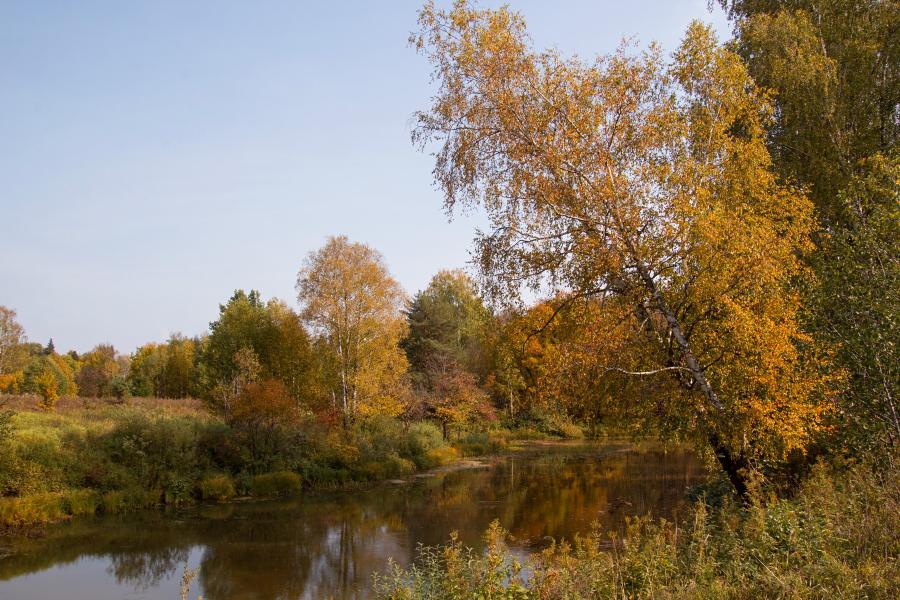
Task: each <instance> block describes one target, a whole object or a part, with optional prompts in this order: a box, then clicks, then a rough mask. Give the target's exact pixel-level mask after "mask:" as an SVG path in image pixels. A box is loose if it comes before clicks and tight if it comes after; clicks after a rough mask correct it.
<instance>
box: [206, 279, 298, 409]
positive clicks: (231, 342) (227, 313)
mask: <svg viewBox="0 0 900 600" xmlns="http://www.w3.org/2000/svg"><path fill="white" fill-rule="evenodd" d="M209 329H210V334H209V337H208V338H206V340H205V342H204V343H203V346H202V352H201V357H200V363H201V365H200V366H201V367H202V369H203V370H204V376H205V377H206V378H207V379H208V380H209V389H210V390H212V389H214V388H217V389H219V390H221V389H223V387H224V388H228V387H230V386H232V387H233V383H234V382H235V381H236V380H237V378H239V377H240V373H241V366H240V364H239V361H237V360H236V357H237V355H238V353H239V352H241V351H242V350H250V351H252V353H253V355H254V356H255V359H256V361H258V363H259V369H260V373H259V377H261V378H263V379H277V380H279V381H281V382H282V383H283V384H284V385H285V387H286V389H287V390H288V393H290V394H291V396H292V397H293V398H294V399H295V400H296V401H297V402H307V401H308V400H309V398H308V396H309V395H310V393H311V392H310V390H309V387H310V386H311V385H312V380H313V379H314V377H313V371H314V366H315V365H314V356H313V353H312V347H311V344H310V339H309V335H308V334H307V333H306V330H305V329H304V328H303V325H302V323H301V321H300V317H299V315H297V314H296V313H295V312H294V311H292V310H291V309H290V308H289V307H288V306H287V305H286V304H285V303H284V302H282V301H280V300H277V299H274V298H273V299H272V300H270V301H269V302H263V300H262V297H261V296H260V294H259V292H257V291H256V290H251V291H250V292H249V293H247V292H244V290H236V291H235V292H234V294H233V295H232V297H231V299H229V301H228V303H226V304H223V305H220V306H219V318H218V319H217V320H216V321H214V322H212V323H210V327H209Z"/></svg>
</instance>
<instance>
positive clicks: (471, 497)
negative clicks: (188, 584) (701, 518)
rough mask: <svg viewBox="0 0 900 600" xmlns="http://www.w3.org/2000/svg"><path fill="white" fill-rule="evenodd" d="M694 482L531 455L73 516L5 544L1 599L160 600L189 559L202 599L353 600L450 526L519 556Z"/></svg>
mask: <svg viewBox="0 0 900 600" xmlns="http://www.w3.org/2000/svg"><path fill="white" fill-rule="evenodd" d="M703 474H704V470H703V467H702V465H701V464H700V463H699V462H698V461H697V459H696V458H695V457H694V456H693V454H692V453H690V452H689V451H685V450H674V451H673V450H669V451H664V450H662V449H660V448H653V447H650V448H641V449H640V450H638V449H635V448H632V447H630V446H628V445H626V444H610V445H605V446H602V447H600V446H581V447H573V446H564V447H558V446H556V447H536V448H532V449H531V450H529V451H527V452H523V453H519V454H515V455H512V456H507V457H502V458H497V459H493V460H491V461H490V462H489V463H487V464H486V465H484V467H483V468H473V469H466V470H460V471H453V472H448V473H442V474H437V475H435V476H432V477H421V478H416V479H414V480H412V481H410V482H407V483H405V484H383V485H379V486H376V487H374V488H372V489H369V490H366V491H360V492H352V493H338V494H317V495H313V496H309V497H306V498H303V499H300V500H294V501H290V502H273V503H268V502H267V503H245V504H229V505H224V506H206V507H201V508H199V509H195V510H192V511H185V512H179V513H176V514H162V513H155V512H147V513H141V514H138V515H132V516H126V517H117V518H105V519H86V520H79V521H75V522H73V523H70V524H67V525H65V526H61V527H58V528H54V529H53V530H52V531H51V533H50V534H49V535H48V536H47V537H46V538H44V539H40V540H18V541H14V542H10V545H11V547H10V548H9V551H11V552H12V554H11V555H10V556H8V557H6V558H3V559H0V598H3V599H5V598H21V599H23V600H25V599H28V598H47V599H52V598H73V593H72V592H73V582H75V581H77V582H78V583H77V585H78V590H79V592H81V591H83V592H84V594H85V597H90V598H95V599H98V598H106V597H109V598H120V597H122V596H123V593H124V591H127V593H128V595H129V597H134V598H148V599H157V598H159V599H165V600H171V599H172V598H176V597H177V581H178V579H179V578H180V575H181V568H182V565H183V564H184V563H185V562H186V561H188V562H190V563H191V566H192V567H193V566H196V565H197V564H199V565H200V576H199V588H198V589H197V590H196V591H198V592H201V593H202V594H203V596H204V598H207V599H208V600H219V599H225V598H236V599H241V598H248V599H249V598H253V599H273V600H274V599H296V598H328V597H334V598H358V597H364V596H365V590H366V588H367V587H368V585H369V582H370V581H371V575H372V573H373V572H375V571H380V570H384V569H385V567H386V565H387V560H388V557H392V558H393V559H394V560H396V561H397V562H399V563H401V564H408V563H409V562H410V560H411V559H412V557H413V556H414V553H415V547H416V544H418V543H424V544H438V543H442V542H444V541H446V540H447V539H448V536H449V533H450V532H451V531H453V530H457V531H459V534H460V537H461V538H462V539H463V540H464V541H465V542H466V543H467V544H470V545H474V546H478V545H479V544H480V537H481V534H482V533H483V532H484V530H485V529H486V528H487V526H488V524H489V523H490V522H491V521H492V520H493V519H495V518H499V519H500V521H501V523H502V524H503V526H504V527H506V528H507V529H508V530H509V531H510V532H511V533H512V535H513V536H514V540H515V541H514V546H516V547H517V548H519V549H521V550H522V551H527V550H529V549H533V548H535V547H539V546H541V545H543V544H545V543H546V542H547V541H548V540H549V539H550V538H556V539H561V538H568V539H571V538H572V537H573V536H574V534H576V533H578V532H584V531H586V530H588V529H589V527H590V524H591V523H592V522H593V521H595V520H598V521H599V522H600V523H601V526H602V527H603V528H605V529H607V530H613V529H621V528H622V526H623V524H624V519H625V517H626V516H628V515H645V514H654V515H657V516H665V517H669V518H672V517H675V516H677V513H678V511H679V510H681V509H682V507H683V500H682V499H683V495H684V490H685V488H686V487H687V486H688V485H691V484H694V483H696V482H698V481H699V480H701V478H702V477H703ZM0 545H2V542H0ZM0 554H2V553H0ZM87 559H94V561H97V560H99V561H102V562H104V564H105V565H106V572H107V573H108V576H107V577H98V576H93V577H90V578H87V577H86V573H87V572H88V571H87V568H88V567H87V566H85V565H90V564H93V562H91V561H88V560H87Z"/></svg>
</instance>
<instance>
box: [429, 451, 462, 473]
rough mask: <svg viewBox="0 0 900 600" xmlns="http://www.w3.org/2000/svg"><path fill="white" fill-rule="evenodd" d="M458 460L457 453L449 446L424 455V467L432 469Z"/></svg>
mask: <svg viewBox="0 0 900 600" xmlns="http://www.w3.org/2000/svg"><path fill="white" fill-rule="evenodd" d="M457 458H459V452H458V451H457V450H456V448H453V447H451V446H443V447H441V448H432V449H431V450H429V451H428V452H427V453H426V454H425V465H424V466H425V467H427V468H433V467H439V466H441V465H446V464H447V463H450V462H453V461H454V460H456V459H457Z"/></svg>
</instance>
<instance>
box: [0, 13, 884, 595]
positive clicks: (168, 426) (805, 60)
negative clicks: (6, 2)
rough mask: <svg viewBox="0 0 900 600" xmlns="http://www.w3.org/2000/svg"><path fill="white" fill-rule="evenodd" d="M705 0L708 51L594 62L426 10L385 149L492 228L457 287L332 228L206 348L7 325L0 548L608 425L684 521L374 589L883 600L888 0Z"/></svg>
mask: <svg viewBox="0 0 900 600" xmlns="http://www.w3.org/2000/svg"><path fill="white" fill-rule="evenodd" d="M719 4H721V6H722V8H724V9H725V11H726V12H727V14H728V16H729V19H730V22H731V24H732V26H733V34H734V37H733V39H730V40H728V41H724V42H723V41H720V40H718V39H716V36H715V35H714V33H713V31H712V29H711V28H710V27H708V26H706V25H703V24H701V23H698V22H695V23H693V24H692V25H690V27H689V28H688V29H687V31H686V32H685V33H684V36H683V38H682V42H681V45H680V46H679V47H678V48H676V49H674V51H673V52H671V53H666V52H664V51H663V50H662V49H660V48H659V47H656V46H653V45H651V46H649V47H640V46H638V45H636V44H635V43H632V42H625V43H623V45H622V46H621V47H620V49H619V50H618V51H617V52H615V53H613V54H611V55H608V56H601V57H597V58H596V59H588V58H584V57H571V56H565V55H562V54H561V53H560V52H558V51H556V50H543V49H539V48H535V47H534V44H533V42H532V40H531V38H530V37H529V34H528V31H527V27H526V23H525V21H524V19H523V18H522V17H521V16H520V15H519V14H518V13H516V12H514V11H513V10H511V9H509V8H499V9H482V8H479V7H477V6H475V5H474V4H473V3H471V2H467V1H465V0H460V1H457V2H455V3H454V4H453V5H452V7H451V8H448V9H440V8H438V7H436V6H435V5H434V4H433V3H430V2H429V3H427V4H425V6H424V7H423V8H422V9H421V11H420V12H419V20H418V29H417V31H415V32H414V33H413V34H412V35H411V37H410V43H411V45H412V46H413V47H414V48H415V49H416V50H417V51H418V52H419V53H420V54H421V55H422V56H424V58H425V59H426V60H427V61H428V62H429V64H430V65H431V67H432V69H433V71H432V76H433V85H434V87H435V93H434V96H433V98H432V104H431V105H430V106H427V107H424V108H423V109H422V110H421V112H419V113H417V114H416V116H415V119H414V126H413V132H412V137H413V141H414V143H415V144H416V145H417V146H418V147H420V148H421V149H423V150H424V151H426V152H431V153H433V155H434V171H433V176H434V180H435V183H436V185H437V187H438V188H439V189H440V190H441V192H442V193H443V197H444V208H445V209H446V210H447V211H448V213H450V214H454V213H459V212H461V211H465V210H478V211H482V213H483V214H485V215H486V216H487V219H488V221H489V227H488V228H487V229H486V230H485V231H483V232H480V233H479V234H478V237H477V238H476V239H475V240H474V247H473V256H474V259H473V265H472V267H473V268H472V269H471V270H470V271H469V272H465V271H462V270H445V271H440V272H439V273H437V274H436V275H434V277H433V278H432V279H431V281H430V283H429V284H428V286H427V287H426V288H425V289H424V290H421V291H418V292H416V293H415V294H413V295H411V296H409V295H407V292H406V291H405V290H403V289H402V288H401V286H400V285H399V283H398V282H397V281H396V280H395V279H394V278H393V277H392V275H391V273H390V269H389V266H388V265H387V264H386V263H385V261H384V259H383V258H382V256H381V255H380V254H379V252H378V251H377V250H376V249H375V248H372V247H370V246H368V245H366V244H364V243H359V242H354V241H352V240H350V239H348V238H347V237H345V236H341V235H337V236H334V237H330V238H328V240H327V242H326V243H325V244H324V245H323V246H322V247H321V248H318V249H315V250H312V251H310V252H309V254H308V255H307V257H306V259H305V260H304V261H303V263H302V264H301V265H298V272H297V274H296V292H297V297H296V306H297V307H298V309H297V310H295V309H294V308H292V307H291V304H289V303H288V302H287V301H285V300H283V299H278V298H272V299H269V300H266V299H264V298H263V296H262V295H261V294H260V292H259V291H256V290H244V289H237V290H235V292H234V294H233V295H232V296H231V297H230V298H228V299H227V300H225V301H224V303H223V304H221V305H220V306H219V314H218V318H217V319H216V320H215V321H213V322H211V323H210V324H209V328H208V331H207V332H205V333H204V334H203V335H200V336H196V337H186V336H184V335H181V334H173V335H172V336H171V337H170V338H169V339H168V340H167V341H165V342H162V343H156V342H152V343H147V344H145V345H143V346H141V347H139V348H137V349H134V350H133V351H130V352H129V351H128V350H127V349H116V348H113V347H112V346H110V345H107V344H100V345H98V346H96V347H95V348H94V349H93V350H91V351H90V352H86V353H83V354H79V353H77V352H74V351H70V352H66V353H61V352H60V351H58V350H57V349H56V348H55V347H54V344H53V342H52V340H50V341H48V342H47V343H46V345H44V344H43V343H39V342H33V341H28V339H27V337H26V332H25V331H24V330H23V328H22V327H21V326H20V325H19V323H18V322H17V319H16V312H15V311H14V310H13V308H12V307H0V393H5V394H6V396H2V398H3V399H2V400H0V404H2V405H3V407H2V411H3V412H2V413H0V527H5V528H7V529H9V530H10V531H12V530H18V529H21V528H26V527H29V526H34V525H39V524H41V523H46V522H50V521H59V520H64V519H67V518H69V517H71V516H74V515H82V514H97V513H113V512H118V511H124V510H130V509H133V508H138V507H155V506H162V505H176V506H177V505H180V504H185V503H194V502H219V501H224V500H228V499H230V498H233V497H237V496H248V495H251V496H258V497H272V496H287V495H294V494H299V493H303V491H304V490H307V489H310V488H340V487H347V486H354V485H361V484H363V483H364V482H370V481H374V480H383V479H390V478H396V477H401V476H407V475H410V474H412V473H414V472H417V471H421V470H425V469H429V468H433V467H437V466H440V465H445V464H448V463H451V462H453V461H455V460H457V459H459V458H460V457H464V456H475V455H485V454H490V453H496V452H499V451H501V450H504V449H505V448H507V446H508V445H509V444H510V443H511V441H513V440H516V439H526V438H527V439H536V438H555V439H563V438H594V437H598V436H603V435H607V434H608V433H609V432H612V431H614V432H616V433H617V434H621V435H627V436H630V437H632V438H635V439H644V438H652V439H658V440H664V441H666V442H671V443H678V444H686V445H690V446H691V447H692V448H694V449H695V450H696V452H697V453H698V455H699V456H701V457H702V458H703V459H704V460H705V461H706V462H707V463H708V464H709V465H711V469H712V472H713V476H712V477H711V480H710V482H709V483H708V484H706V485H705V486H703V488H702V490H700V491H699V492H698V494H697V498H696V499H695V501H694V502H693V504H692V511H691V513H690V516H689V517H688V518H687V519H686V520H684V521H683V522H678V523H671V522H667V521H665V520H655V519H643V518H639V519H636V520H634V521H631V522H630V524H629V527H628V531H627V532H626V533H625V534H624V535H623V536H622V537H616V536H615V535H613V536H612V540H611V541H610V536H609V532H606V531H601V530H599V529H598V530H595V531H593V532H586V533H585V535H584V536H583V537H580V538H578V539H576V540H574V541H572V540H570V541H569V542H564V543H561V544H554V545H552V546H550V547H549V548H547V549H546V550H544V551H542V552H540V553H537V554H535V555H533V556H532V557H530V558H529V559H527V561H525V562H522V560H521V559H520V557H519V556H518V555H516V554H515V553H514V552H512V551H511V550H510V548H509V546H508V543H507V542H508V534H507V532H505V531H504V530H503V529H502V528H501V527H500V525H499V524H498V523H495V524H494V525H492V526H491V528H490V529H489V530H488V531H487V532H486V534H485V536H486V537H485V544H486V548H485V550H484V551H481V550H475V549H472V548H469V547H467V546H466V545H465V544H463V543H461V542H460V541H459V540H458V539H456V538H455V537H454V538H452V539H451V541H450V543H449V544H448V545H445V546H441V547H423V548H421V549H420V554H419V557H418V560H417V562H416V563H415V564H414V565H411V566H408V567H407V566H400V565H393V566H392V567H390V568H389V569H388V570H387V571H385V572H384V573H382V574H381V575H379V576H377V577H376V579H375V582H374V589H375V592H374V593H376V594H377V595H379V596H380V597H385V598H472V597H483V598H598V597H602V598H607V597H608V598H663V597H664V598H697V597H708V598H725V597H730V598H760V597H773V598H774V597H779V598H833V597H848V598H851V597H852V598H857V597H859V598H892V597H896V596H897V594H900V562H898V558H900V524H898V521H897V514H898V511H900V484H898V481H900V472H898V464H897V461H898V458H900V456H898V446H900V407H898V406H897V402H898V392H900V355H898V341H900V296H898V294H900V202H898V201H900V152H898V148H897V140H898V135H900V35H898V31H900V5H898V3H897V2H896V1H893V0H864V1H860V2H848V1H846V0H824V1H816V2H813V1H811V0H791V1H790V2H776V1H770V0H720V2H719ZM528 298H537V300H533V301H532V300H529V301H526V300H524V299H528ZM292 300H293V299H292ZM570 542H571V543H570Z"/></svg>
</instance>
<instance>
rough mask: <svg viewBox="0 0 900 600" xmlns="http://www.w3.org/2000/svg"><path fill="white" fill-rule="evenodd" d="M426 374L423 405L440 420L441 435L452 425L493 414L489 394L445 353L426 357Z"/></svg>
mask: <svg viewBox="0 0 900 600" xmlns="http://www.w3.org/2000/svg"><path fill="white" fill-rule="evenodd" d="M425 374H426V377H427V381H428V391H427V394H426V402H425V404H426V408H427V411H428V414H429V416H431V417H433V418H435V419H437V420H438V421H439V422H440V423H441V428H442V430H443V434H444V438H447V436H448V433H449V429H450V428H451V427H457V428H460V427H464V426H466V425H469V424H471V423H474V422H481V423H482V424H484V423H487V422H489V421H493V420H494V419H495V418H496V417H495V415H494V412H493V407H492V406H491V405H490V400H489V397H488V395H487V394H486V393H485V392H484V391H483V390H482V389H481V388H480V387H479V386H478V384H477V382H476V381H475V376H474V375H472V373H470V372H468V371H467V370H465V369H464V368H463V367H462V365H460V364H459V363H457V362H456V361H454V360H453V359H452V358H450V357H449V356H448V355H446V354H435V355H432V357H431V358H430V359H429V362H428V365H427V368H426V370H425Z"/></svg>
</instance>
